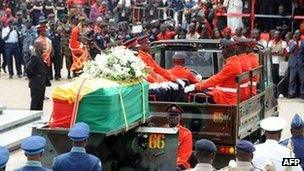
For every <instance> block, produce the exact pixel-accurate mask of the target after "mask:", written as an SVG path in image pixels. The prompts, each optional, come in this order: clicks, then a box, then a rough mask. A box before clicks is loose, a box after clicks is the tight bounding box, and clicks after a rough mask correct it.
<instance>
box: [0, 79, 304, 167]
mask: <svg viewBox="0 0 304 171" xmlns="http://www.w3.org/2000/svg"><path fill="white" fill-rule="evenodd" d="M67 82H69V80H67V79H62V80H61V81H53V82H52V87H54V86H57V85H60V84H64V83H67ZM27 84H28V82H27V80H25V78H22V79H18V78H14V79H8V77H7V75H4V74H1V77H0V102H2V103H4V104H5V105H6V106H7V108H9V109H29V104H30V92H29V88H28V87H27ZM52 87H50V88H47V91H46V96H47V97H51V90H52ZM303 102H304V101H303V100H301V99H292V100H289V99H279V111H280V115H281V116H282V117H284V118H285V119H286V120H287V121H288V123H289V122H290V121H291V119H292V117H293V114H295V113H299V114H301V115H302V116H303V117H304V103H303ZM52 107H53V106H52V102H51V100H46V101H45V103H44V115H43V117H44V118H45V119H48V118H49V117H50V114H51V111H52ZM16 136H18V135H16ZM288 136H290V133H289V125H288V126H287V127H286V128H285V129H284V131H283V138H286V137H288ZM0 141H1V140H0ZM25 161H26V160H25V156H24V155H23V152H22V151H20V150H19V151H16V152H14V153H12V154H11V158H10V160H9V163H8V167H7V169H8V170H13V169H15V168H18V167H20V166H22V165H23V164H24V163H25Z"/></svg>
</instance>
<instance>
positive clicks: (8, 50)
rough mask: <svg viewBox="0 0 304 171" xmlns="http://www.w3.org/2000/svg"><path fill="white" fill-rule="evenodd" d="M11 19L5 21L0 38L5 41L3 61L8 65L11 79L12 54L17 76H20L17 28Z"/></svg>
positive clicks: (12, 73)
mask: <svg viewBox="0 0 304 171" xmlns="http://www.w3.org/2000/svg"><path fill="white" fill-rule="evenodd" d="M12 24H13V19H9V20H8V21H7V26H6V27H4V28H3V30H2V39H3V40H4V41H5V51H4V57H5V62H6V64H7V66H8V71H9V78H10V79H12V78H13V75H14V70H13V56H14V58H15V65H16V70H17V75H18V78H21V77H22V70H21V60H22V59H21V54H20V45H19V37H18V32H17V30H16V29H15V28H14V27H13V26H12Z"/></svg>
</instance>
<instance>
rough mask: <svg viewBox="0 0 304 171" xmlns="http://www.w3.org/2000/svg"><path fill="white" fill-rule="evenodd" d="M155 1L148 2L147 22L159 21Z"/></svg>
mask: <svg viewBox="0 0 304 171" xmlns="http://www.w3.org/2000/svg"><path fill="white" fill-rule="evenodd" d="M153 1H154V0H150V1H148V5H147V6H146V8H145V20H146V22H151V21H152V20H157V19H158V10H157V7H156V6H155V4H154V3H153Z"/></svg>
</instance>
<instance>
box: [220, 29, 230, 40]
mask: <svg viewBox="0 0 304 171" xmlns="http://www.w3.org/2000/svg"><path fill="white" fill-rule="evenodd" d="M222 34H223V38H224V39H226V40H232V37H231V29H230V27H226V28H225V29H224V30H223V32H222Z"/></svg>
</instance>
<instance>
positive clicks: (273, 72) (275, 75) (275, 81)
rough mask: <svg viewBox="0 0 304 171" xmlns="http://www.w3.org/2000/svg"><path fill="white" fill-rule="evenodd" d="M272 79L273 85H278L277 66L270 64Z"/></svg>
mask: <svg viewBox="0 0 304 171" xmlns="http://www.w3.org/2000/svg"><path fill="white" fill-rule="evenodd" d="M272 78H273V83H274V84H275V85H278V83H279V81H280V77H279V64H272Z"/></svg>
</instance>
